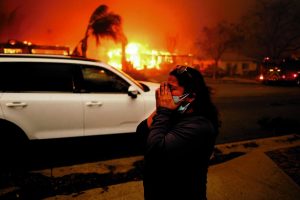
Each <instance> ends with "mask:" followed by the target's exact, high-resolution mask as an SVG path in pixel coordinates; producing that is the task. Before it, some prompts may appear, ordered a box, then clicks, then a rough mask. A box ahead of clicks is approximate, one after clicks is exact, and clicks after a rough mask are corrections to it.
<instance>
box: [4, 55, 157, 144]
mask: <svg viewBox="0 0 300 200" xmlns="http://www.w3.org/2000/svg"><path fill="white" fill-rule="evenodd" d="M157 87H158V84H155V83H147V82H143V83H140V82H137V81H135V80H134V79H132V78H130V77H129V76H128V75H126V74H125V73H123V72H121V71H119V70H117V69H115V68H113V67H111V66H109V65H107V64H104V63H101V62H96V61H92V60H83V59H78V58H71V57H64V56H37V55H3V54H2V55H0V137H1V138H0V140H2V142H4V141H6V140H7V139H13V140H15V139H16V138H23V139H24V138H25V139H29V140H35V139H52V138H69V137H79V136H93V135H107V134H119V133H122V134H124V133H133V132H135V129H136V126H137V125H138V123H139V122H140V121H142V120H143V119H145V118H146V117H147V116H148V115H150V113H151V112H152V111H153V110H154V109H155V89H156V88H157Z"/></svg>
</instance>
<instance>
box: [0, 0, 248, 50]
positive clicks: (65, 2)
mask: <svg viewBox="0 0 300 200" xmlns="http://www.w3.org/2000/svg"><path fill="white" fill-rule="evenodd" d="M252 1H253V0H248V1H246V0H245V1H240V0H226V1H222V0H188V1H186V0H164V1H161V0H143V1H140V0H126V1H120V0H102V1H99V0H76V1H74V0H51V1H49V0H39V1H36V0H26V1H23V0H14V1H10V0H0V17H1V22H0V40H1V42H3V41H7V40H8V39H19V40H29V41H31V42H33V43H39V44H53V45H54V44H60V45H67V46H70V47H71V48H73V47H74V46H75V45H76V44H77V42H78V41H79V40H80V39H81V38H82V36H83V35H84V31H85V28H86V26H87V23H88V19H89V17H90V15H91V14H92V12H93V11H94V9H95V8H96V7H98V6H99V5H100V4H106V5H108V6H109V9H110V10H111V11H112V12H114V13H116V14H119V15H120V16H121V17H122V19H123V28H124V32H125V34H126V36H127V38H128V41H136V42H140V43H143V44H146V45H149V46H151V47H153V48H156V49H167V47H166V46H167V45H166V36H167V35H168V36H172V37H174V36H176V37H177V38H178V39H177V40H178V41H177V49H181V50H182V51H188V50H189V49H190V47H191V46H192V45H193V42H194V41H195V39H196V37H197V36H198V34H199V32H200V31H201V29H202V27H203V26H204V25H209V24H212V23H215V22H216V21H218V20H221V19H225V20H233V19H235V18H236V16H237V15H240V14H242V11H243V10H245V8H246V7H247V6H248V5H249V2H252Z"/></svg>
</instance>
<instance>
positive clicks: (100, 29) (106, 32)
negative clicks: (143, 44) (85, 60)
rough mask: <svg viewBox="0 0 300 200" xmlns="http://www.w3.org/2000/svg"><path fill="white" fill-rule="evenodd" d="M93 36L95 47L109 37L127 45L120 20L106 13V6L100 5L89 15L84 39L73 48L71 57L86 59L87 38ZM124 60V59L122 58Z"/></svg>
mask: <svg viewBox="0 0 300 200" xmlns="http://www.w3.org/2000/svg"><path fill="white" fill-rule="evenodd" d="M91 35H92V36H94V37H95V39H96V45H97V46H98V45H99V44H100V38H102V37H109V38H112V39H113V40H114V41H120V42H122V45H123V44H125V45H126V44H127V39H126V37H125V35H124V33H123V30H122V20H121V17H120V16H119V15H117V14H114V13H112V12H109V11H108V7H107V6H106V5H100V6H99V7H98V8H97V9H96V10H95V11H94V12H93V14H92V15H91V17H90V20H89V24H88V26H87V29H86V31H85V35H84V37H83V38H82V39H81V40H80V41H79V43H78V44H77V46H76V47H75V49H74V51H73V53H72V55H74V56H81V57H86V52H87V48H88V38H89V37H90V36H91ZM122 59H124V58H122Z"/></svg>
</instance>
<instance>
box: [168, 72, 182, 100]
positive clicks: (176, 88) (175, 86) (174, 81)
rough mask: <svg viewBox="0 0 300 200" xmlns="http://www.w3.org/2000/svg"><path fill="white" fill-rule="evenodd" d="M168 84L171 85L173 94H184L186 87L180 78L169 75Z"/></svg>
mask: <svg viewBox="0 0 300 200" xmlns="http://www.w3.org/2000/svg"><path fill="white" fill-rule="evenodd" d="M167 82H168V86H169V87H170V90H171V93H172V96H181V95H183V94H184V88H183V87H182V86H180V85H179V83H178V80H177V78H176V77H175V76H173V75H169V77H168V81H167Z"/></svg>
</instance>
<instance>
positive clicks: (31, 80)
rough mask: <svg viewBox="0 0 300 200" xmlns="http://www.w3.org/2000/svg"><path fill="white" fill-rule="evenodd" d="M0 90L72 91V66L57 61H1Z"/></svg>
mask: <svg viewBox="0 0 300 200" xmlns="http://www.w3.org/2000/svg"><path fill="white" fill-rule="evenodd" d="M1 65H2V66H1V75H0V90H1V89H2V90H3V91H8V92H31V91H40V92H43V91H46V92H73V75H72V67H71V66H69V65H65V64H57V63H30V62H14V63H1Z"/></svg>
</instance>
